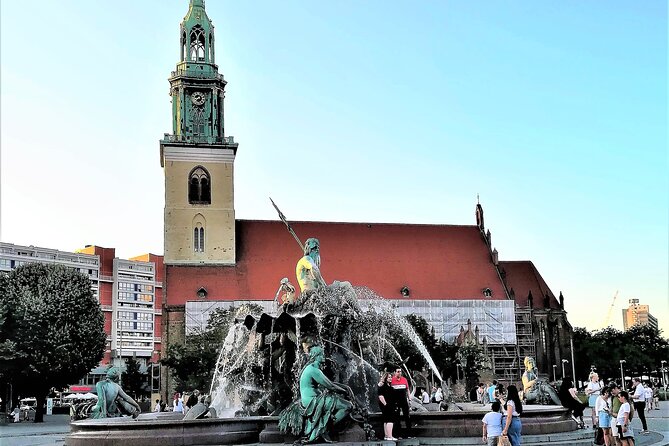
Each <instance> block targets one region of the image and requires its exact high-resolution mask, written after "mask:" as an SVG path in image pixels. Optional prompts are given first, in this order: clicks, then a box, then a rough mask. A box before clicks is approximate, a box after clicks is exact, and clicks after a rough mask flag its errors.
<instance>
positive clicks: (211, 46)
mask: <svg viewBox="0 0 669 446" xmlns="http://www.w3.org/2000/svg"><path fill="white" fill-rule="evenodd" d="M209 62H211V63H215V62H216V60H215V57H214V34H209Z"/></svg>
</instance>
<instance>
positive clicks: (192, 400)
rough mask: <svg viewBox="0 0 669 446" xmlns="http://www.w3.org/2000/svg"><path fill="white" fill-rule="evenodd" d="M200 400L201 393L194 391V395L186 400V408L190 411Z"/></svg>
mask: <svg viewBox="0 0 669 446" xmlns="http://www.w3.org/2000/svg"><path fill="white" fill-rule="evenodd" d="M199 398H200V391H199V390H197V389H195V390H193V393H191V395H190V396H189V397H188V400H186V407H187V408H188V409H189V410H190V409H191V408H192V407H193V406H195V405H196V404H197V403H198V401H199Z"/></svg>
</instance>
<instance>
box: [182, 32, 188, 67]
mask: <svg viewBox="0 0 669 446" xmlns="http://www.w3.org/2000/svg"><path fill="white" fill-rule="evenodd" d="M186 54H188V51H187V50H186V31H185V30H184V31H183V32H182V33H181V61H182V62H185V61H186Z"/></svg>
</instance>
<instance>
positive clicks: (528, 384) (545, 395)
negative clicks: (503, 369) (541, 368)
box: [523, 356, 562, 406]
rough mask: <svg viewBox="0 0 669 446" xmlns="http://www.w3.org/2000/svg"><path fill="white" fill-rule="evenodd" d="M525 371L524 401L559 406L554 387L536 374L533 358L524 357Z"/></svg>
mask: <svg viewBox="0 0 669 446" xmlns="http://www.w3.org/2000/svg"><path fill="white" fill-rule="evenodd" d="M524 363H525V372H524V373H523V394H524V396H525V401H526V402H528V403H534V404H555V405H558V406H560V405H561V404H562V403H560V398H559V397H558V395H557V393H556V392H555V389H553V387H552V386H551V385H550V384H548V383H547V382H546V381H544V380H542V379H540V378H539V376H538V371H537V365H536V363H535V362H534V358H531V357H529V356H526V357H525V361H524Z"/></svg>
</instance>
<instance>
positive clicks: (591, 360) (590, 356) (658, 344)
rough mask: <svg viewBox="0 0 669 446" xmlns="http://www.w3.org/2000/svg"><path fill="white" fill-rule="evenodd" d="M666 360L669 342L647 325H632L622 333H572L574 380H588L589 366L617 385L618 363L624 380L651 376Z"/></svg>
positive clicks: (576, 329) (610, 331) (659, 332)
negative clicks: (613, 380)
mask: <svg viewBox="0 0 669 446" xmlns="http://www.w3.org/2000/svg"><path fill="white" fill-rule="evenodd" d="M667 357H669V341H668V340H667V339H666V338H664V337H663V336H662V331H661V330H657V329H655V328H653V327H650V326H648V325H643V326H641V325H635V326H633V327H631V328H630V329H629V330H627V331H625V332H622V331H620V330H616V329H615V328H613V327H608V328H605V329H603V330H598V331H594V332H589V331H588V330H586V329H585V328H575V329H574V360H575V364H574V365H575V368H576V378H577V379H579V380H585V379H587V376H588V373H589V372H590V368H591V366H595V368H596V370H597V372H598V373H599V375H600V377H603V378H607V379H616V380H617V381H620V360H623V359H624V360H625V363H624V364H623V368H624V369H623V371H624V373H625V375H626V376H641V375H650V373H651V372H652V371H653V370H657V369H658V368H659V367H660V361H662V360H663V359H666V358H667Z"/></svg>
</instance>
